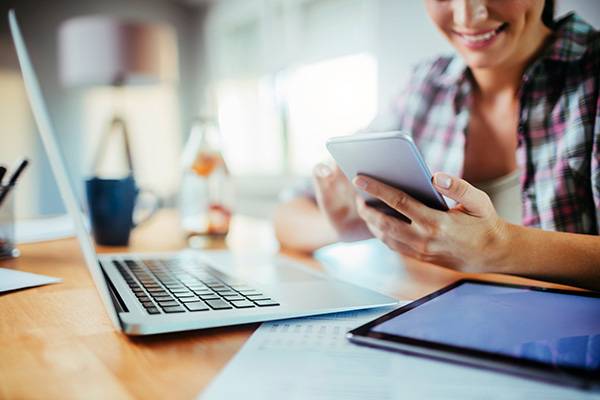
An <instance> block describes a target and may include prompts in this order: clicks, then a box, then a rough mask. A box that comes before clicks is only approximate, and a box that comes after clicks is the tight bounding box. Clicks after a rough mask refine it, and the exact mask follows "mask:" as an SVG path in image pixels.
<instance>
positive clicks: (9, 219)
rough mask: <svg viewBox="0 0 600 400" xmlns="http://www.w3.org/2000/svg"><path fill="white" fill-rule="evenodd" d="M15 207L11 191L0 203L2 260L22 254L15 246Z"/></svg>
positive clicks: (0, 248) (0, 254)
mask: <svg viewBox="0 0 600 400" xmlns="http://www.w3.org/2000/svg"><path fill="white" fill-rule="evenodd" d="M11 192H12V190H11ZM14 207H15V206H14V196H13V194H12V193H10V192H9V193H8V194H7V196H6V197H5V198H4V200H3V201H2V204H0V260H4V259H7V258H15V257H18V256H19V254H20V252H19V250H18V249H17V248H16V247H15V212H14Z"/></svg>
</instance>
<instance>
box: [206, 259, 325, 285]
mask: <svg viewBox="0 0 600 400" xmlns="http://www.w3.org/2000/svg"><path fill="white" fill-rule="evenodd" d="M202 256H203V258H206V259H207V260H208V261H209V263H210V264H211V265H214V266H215V267H217V268H218V269H220V270H222V271H223V272H225V273H227V274H230V275H233V276H235V277H237V278H240V279H242V280H245V281H248V282H256V283H259V284H264V285H268V284H273V283H277V282H307V281H320V280H322V279H323V278H322V277H321V276H319V275H318V273H317V272H316V271H315V273H313V272H312V271H311V270H310V267H308V266H305V265H304V264H300V263H298V262H297V261H293V260H291V259H289V258H286V257H282V256H278V255H270V256H269V255H264V254H238V253H236V254H233V253H231V252H228V251H215V252H212V251H211V252H204V253H202Z"/></svg>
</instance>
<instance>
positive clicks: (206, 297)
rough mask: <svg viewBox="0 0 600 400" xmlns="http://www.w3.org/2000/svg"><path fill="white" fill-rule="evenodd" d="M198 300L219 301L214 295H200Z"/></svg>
mask: <svg viewBox="0 0 600 400" xmlns="http://www.w3.org/2000/svg"><path fill="white" fill-rule="evenodd" d="M200 298H201V299H202V300H218V299H220V297H219V296H217V295H216V294H214V293H211V294H201V295H200Z"/></svg>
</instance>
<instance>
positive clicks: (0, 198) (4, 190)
mask: <svg viewBox="0 0 600 400" xmlns="http://www.w3.org/2000/svg"><path fill="white" fill-rule="evenodd" d="M27 165H29V160H28V159H26V158H24V159H23V160H21V162H20V163H19V165H18V166H17V168H16V169H15V171H14V172H13V173H12V175H11V176H10V179H9V180H8V184H7V185H2V186H1V187H0V206H2V203H3V202H4V199H5V198H6V196H8V193H9V192H10V191H11V190H12V189H13V187H15V184H16V183H17V180H18V179H19V177H20V176H21V174H22V173H23V171H24V170H25V168H27Z"/></svg>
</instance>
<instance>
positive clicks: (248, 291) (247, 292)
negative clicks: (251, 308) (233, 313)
mask: <svg viewBox="0 0 600 400" xmlns="http://www.w3.org/2000/svg"><path fill="white" fill-rule="evenodd" d="M238 292H239V293H241V294H243V295H244V296H248V295H253V294H262V293H260V292H259V291H258V290H254V289H244V290H238Z"/></svg>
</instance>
